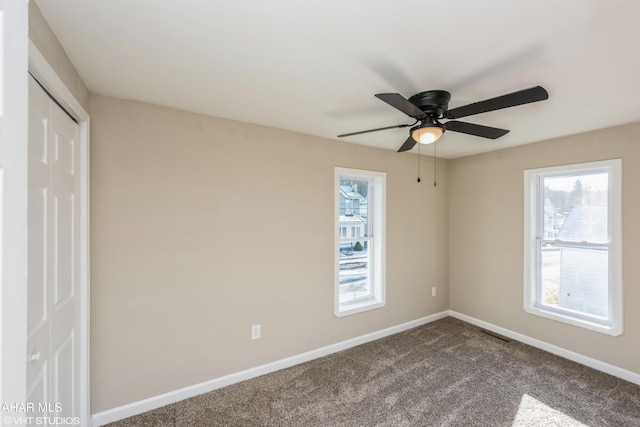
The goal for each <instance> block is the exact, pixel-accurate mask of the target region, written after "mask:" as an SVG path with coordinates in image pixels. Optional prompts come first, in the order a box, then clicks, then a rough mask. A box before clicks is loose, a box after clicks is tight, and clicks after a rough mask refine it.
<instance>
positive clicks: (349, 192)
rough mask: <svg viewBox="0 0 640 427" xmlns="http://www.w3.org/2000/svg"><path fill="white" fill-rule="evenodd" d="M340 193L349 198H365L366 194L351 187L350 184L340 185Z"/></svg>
mask: <svg viewBox="0 0 640 427" xmlns="http://www.w3.org/2000/svg"><path fill="white" fill-rule="evenodd" d="M340 193H341V194H342V195H343V196H344V197H346V198H347V199H359V200H364V196H363V195H362V194H360V193H358V192H357V191H355V190H354V189H353V188H351V186H350V185H341V186H340Z"/></svg>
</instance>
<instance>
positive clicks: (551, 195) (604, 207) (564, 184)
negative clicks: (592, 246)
mask: <svg viewBox="0 0 640 427" xmlns="http://www.w3.org/2000/svg"><path fill="white" fill-rule="evenodd" d="M608 178H609V174H608V173H606V172H604V173H594V174H583V175H569V176H567V175H564V176H551V177H549V176H547V177H544V179H543V181H544V207H543V236H542V238H543V239H545V240H554V239H559V240H564V241H569V242H591V243H607V242H608V241H609V230H608V217H607V215H608V202H609V201H608V193H609V179H608Z"/></svg>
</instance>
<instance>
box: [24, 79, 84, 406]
mask: <svg viewBox="0 0 640 427" xmlns="http://www.w3.org/2000/svg"><path fill="white" fill-rule="evenodd" d="M79 141H80V128H79V126H78V125H77V123H75V122H74V121H73V120H71V118H70V117H69V116H67V114H66V113H65V112H64V111H63V110H62V109H61V108H60V107H59V106H58V105H56V104H55V103H54V102H53V101H52V100H51V99H50V98H49V96H48V95H47V94H46V93H45V92H44V90H43V89H42V88H41V87H40V86H39V85H38V84H37V83H36V82H35V80H34V79H33V78H32V77H30V79H29V206H28V210H29V219H28V227H29V228H28V277H27V279H28V289H27V298H28V299H27V354H28V358H29V361H28V368H27V382H28V386H27V387H28V388H27V397H28V401H29V402H32V403H34V407H35V409H36V413H34V414H30V415H32V416H43V417H50V418H51V417H76V416H79V414H80V405H79V402H80V396H79V390H80V380H81V376H80V299H79V295H80V288H79V286H80V283H79V277H80V270H79V268H80V262H79V259H80V258H79V255H80V254H79V248H80V228H79V225H80V224H79V203H78V201H79V191H80V185H79V183H80V180H79V174H78V165H79V159H80V157H79V148H80V147H79Z"/></svg>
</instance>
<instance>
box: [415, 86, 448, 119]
mask: <svg viewBox="0 0 640 427" xmlns="http://www.w3.org/2000/svg"><path fill="white" fill-rule="evenodd" d="M450 99H451V94H450V93H449V92H447V91H446V90H428V91H426V92H420V93H418V94H416V95H413V96H412V97H411V98H409V102H411V103H412V104H413V105H415V106H416V107H418V108H419V109H420V110H422V111H423V112H424V113H425V115H427V116H429V117H432V118H439V117H441V116H442V114H444V112H445V111H447V109H448V108H449V100H450Z"/></svg>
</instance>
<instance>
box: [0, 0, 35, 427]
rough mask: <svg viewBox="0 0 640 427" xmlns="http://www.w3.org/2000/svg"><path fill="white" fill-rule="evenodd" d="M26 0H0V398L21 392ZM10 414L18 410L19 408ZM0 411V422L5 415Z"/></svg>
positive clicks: (20, 398)
mask: <svg viewBox="0 0 640 427" xmlns="http://www.w3.org/2000/svg"><path fill="white" fill-rule="evenodd" d="M27 7H28V3H27V2H25V1H10V0H8V1H7V0H0V98H1V99H0V401H2V402H24V400H25V398H26V396H27V393H26V388H27V322H26V319H27V136H28V129H29V126H28V105H27V88H28V86H27V83H28V80H27V77H28V75H27V56H28V54H27V51H28V22H27V21H28V10H27ZM12 414H15V415H16V416H18V417H19V416H24V411H20V410H18V411H15V412H13V413H12ZM5 418H6V417H5V416H2V417H0V425H2V426H4V425H6V424H10V423H11V421H12V420H11V419H9V420H8V421H6V420H5Z"/></svg>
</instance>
